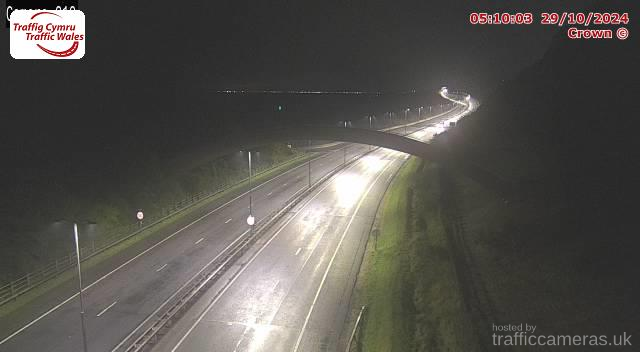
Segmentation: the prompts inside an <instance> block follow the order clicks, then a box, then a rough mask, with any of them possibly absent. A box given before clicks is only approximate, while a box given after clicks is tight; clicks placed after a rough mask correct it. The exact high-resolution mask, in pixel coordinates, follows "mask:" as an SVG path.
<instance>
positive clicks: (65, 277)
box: [0, 155, 313, 318]
mask: <svg viewBox="0 0 640 352" xmlns="http://www.w3.org/2000/svg"><path fill="white" fill-rule="evenodd" d="M312 157H313V155H307V156H304V157H302V158H295V159H292V160H290V161H287V162H283V163H281V164H279V165H278V166H277V167H275V168H272V169H269V170H266V171H264V172H260V173H258V174H256V175H255V178H254V184H260V183H262V182H265V181H267V180H269V179H271V178H273V177H275V176H277V175H278V174H281V173H282V172H285V171H286V170H289V169H291V168H294V167H296V166H298V165H301V164H303V163H304V162H306V161H307V160H308V159H309V158H312ZM247 186H248V181H242V182H239V183H237V184H235V185H233V186H232V187H230V188H228V189H226V190H225V191H223V192H220V193H218V194H215V195H214V196H212V197H210V198H207V199H205V200H203V201H201V202H199V203H197V204H195V205H193V206H192V207H190V208H188V209H186V210H184V211H182V212H178V213H176V214H175V215H173V216H171V217H169V218H167V219H166V220H163V221H162V222H160V223H158V224H156V225H155V226H153V227H151V228H149V229H146V230H143V231H141V232H140V233H138V234H136V235H135V236H133V237H130V238H129V239H127V240H125V241H123V242H121V243H119V244H117V245H115V246H113V247H111V248H109V249H107V250H105V251H103V252H101V253H99V254H97V255H96V256H94V257H91V258H89V259H87V260H86V261H84V262H83V264H82V265H83V267H82V269H83V271H86V270H90V269H91V268H92V267H94V266H96V265H98V264H100V263H101V262H103V261H105V260H107V259H109V258H110V257H112V256H114V255H116V254H118V253H120V252H122V251H124V250H125V249H127V248H129V247H131V246H133V245H135V244H137V243H139V242H141V241H144V240H147V239H150V238H152V237H154V236H159V235H162V234H165V235H168V233H167V229H168V228H169V227H170V226H171V225H175V224H177V223H179V222H181V221H182V222H184V223H185V224H186V223H187V222H189V221H192V220H193V218H194V216H195V214H199V213H200V212H201V211H202V210H203V209H205V208H206V207H208V206H210V205H211V204H212V203H214V202H216V201H219V200H220V199H224V198H229V197H231V196H233V195H235V194H238V193H240V192H241V191H243V190H244V189H245V188H246V187H247ZM75 277H76V274H75V273H74V271H73V270H69V271H66V272H64V273H62V274H60V275H59V276H58V277H56V278H54V279H52V280H49V281H47V282H46V283H43V284H42V285H40V286H38V287H36V288H35V289H33V290H31V291H29V292H27V293H25V294H24V295H21V296H20V297H18V299H16V300H15V301H13V302H10V303H7V304H5V305H3V306H2V307H0V318H2V317H3V316H6V315H8V314H10V313H12V312H15V311H16V310H18V309H19V308H21V307H23V306H25V304H27V303H29V302H31V301H33V300H34V299H36V298H38V297H40V296H41V295H43V294H44V293H46V292H47V291H49V290H51V289H53V288H55V287H57V286H59V285H61V284H64V283H66V282H68V281H69V280H71V279H75Z"/></svg>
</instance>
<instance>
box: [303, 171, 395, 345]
mask: <svg viewBox="0 0 640 352" xmlns="http://www.w3.org/2000/svg"><path fill="white" fill-rule="evenodd" d="M392 164H393V162H390V163H388V164H387V166H385V168H384V169H382V171H381V172H380V173H379V174H378V176H376V178H375V179H374V180H373V182H371V184H370V185H369V187H368V188H367V190H366V192H365V193H364V194H363V195H362V197H360V201H359V202H358V205H357V206H356V210H355V211H354V212H353V215H351V219H349V223H348V224H347V227H346V228H345V229H344V232H343V233H342V236H341V237H340V241H339V242H338V245H337V246H336V249H335V251H334V252H333V255H332V256H331V260H330V261H329V265H327V269H326V270H325V271H324V275H323V276H322V280H321V281H320V286H319V287H318V290H317V291H316V295H315V297H314V298H313V302H312V303H311V307H309V312H307V316H306V318H305V319H304V324H303V325H302V329H300V334H299V335H298V339H297V340H296V344H295V346H294V347H293V351H294V352H297V351H298V348H299V347H300V342H301V341H302V336H303V335H304V332H305V329H306V328H307V324H308V323H309V319H310V318H311V314H312V313H313V308H314V307H315V305H316V302H317V301H318V297H319V296H320V291H322V287H323V286H324V283H325V281H326V280H327V276H329V271H330V270H331V266H332V265H333V261H334V260H335V259H336V256H337V255H338V251H339V250H340V247H342V242H343V241H344V238H345V237H346V235H347V232H349V229H350V228H351V224H352V223H353V220H355V218H356V215H358V211H359V210H360V207H361V206H362V203H364V200H365V199H366V198H367V196H368V195H369V192H370V191H371V189H372V188H373V186H375V184H376V183H378V180H379V179H380V176H382V175H383V174H384V172H385V171H386V170H387V169H388V168H389V167H390V166H391V165H392Z"/></svg>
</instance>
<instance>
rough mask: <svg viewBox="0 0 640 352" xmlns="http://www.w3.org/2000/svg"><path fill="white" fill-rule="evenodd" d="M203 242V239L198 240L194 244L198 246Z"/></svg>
mask: <svg viewBox="0 0 640 352" xmlns="http://www.w3.org/2000/svg"><path fill="white" fill-rule="evenodd" d="M202 241H204V237H202V238H200V239H199V240H197V241H196V242H195V243H194V244H198V243H200V242H202Z"/></svg>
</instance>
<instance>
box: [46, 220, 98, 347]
mask: <svg viewBox="0 0 640 352" xmlns="http://www.w3.org/2000/svg"><path fill="white" fill-rule="evenodd" d="M62 222H66V223H70V221H67V220H58V221H56V222H55V223H62ZM72 224H73V241H74V244H75V249H76V265H77V266H78V298H79V300H80V329H81V332H82V348H83V351H84V352H87V351H88V348H87V331H86V327H85V322H84V299H83V297H82V291H83V288H82V267H81V266H80V245H79V243H78V224H77V223H76V222H72ZM87 224H88V225H89V226H90V227H94V226H95V225H96V223H95V222H88V223H87Z"/></svg>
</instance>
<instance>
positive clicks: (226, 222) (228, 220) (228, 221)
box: [224, 218, 233, 224]
mask: <svg viewBox="0 0 640 352" xmlns="http://www.w3.org/2000/svg"><path fill="white" fill-rule="evenodd" d="M231 220H233V218H229V219H227V221H225V222H224V223H225V224H228V223H230V222H231Z"/></svg>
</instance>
